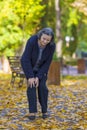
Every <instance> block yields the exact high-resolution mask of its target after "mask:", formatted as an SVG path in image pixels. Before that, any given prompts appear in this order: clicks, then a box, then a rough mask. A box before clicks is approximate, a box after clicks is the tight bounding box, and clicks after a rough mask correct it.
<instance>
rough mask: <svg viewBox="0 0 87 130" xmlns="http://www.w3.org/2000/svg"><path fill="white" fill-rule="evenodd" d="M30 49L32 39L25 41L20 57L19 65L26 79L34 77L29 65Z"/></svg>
mask: <svg viewBox="0 0 87 130" xmlns="http://www.w3.org/2000/svg"><path fill="white" fill-rule="evenodd" d="M32 48H33V42H32V38H30V39H29V40H28V41H27V44H26V47H25V50H24V53H23V55H22V57H21V65H22V68H23V71H24V73H25V76H26V78H27V79H28V78H32V77H34V74H33V69H32V65H31V53H32Z"/></svg>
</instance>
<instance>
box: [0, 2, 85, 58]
mask: <svg viewBox="0 0 87 130" xmlns="http://www.w3.org/2000/svg"><path fill="white" fill-rule="evenodd" d="M86 5H87V1H86V0H82V1H80V0H66V1H63V0H55V1H54V0H37V1H34V0H12V1H11V0H7V1H6V0H0V10H1V11H0V56H8V55H17V54H19V55H21V52H22V50H23V46H24V45H25V43H26V40H27V38H29V36H31V35H32V34H34V33H36V32H37V31H38V30H39V29H41V28H43V27H47V26H50V27H52V28H53V30H54V32H55V37H56V40H55V42H56V44H57V48H56V54H57V57H61V56H62V55H70V56H72V55H73V53H74V52H75V51H76V49H77V50H80V51H87V44H86V43H87V33H86V32H87V27H86V26H87V17H86V16H87V7H86ZM66 36H69V37H73V38H74V40H70V41H69V46H68V47H67V46H66V41H65V37H66Z"/></svg>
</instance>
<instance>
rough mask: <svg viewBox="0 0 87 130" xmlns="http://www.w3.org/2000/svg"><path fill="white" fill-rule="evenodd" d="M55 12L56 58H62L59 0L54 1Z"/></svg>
mask: <svg viewBox="0 0 87 130" xmlns="http://www.w3.org/2000/svg"><path fill="white" fill-rule="evenodd" d="M55 11H56V37H57V39H58V42H57V45H56V52H57V57H62V42H63V41H62V36H61V12H60V0H55Z"/></svg>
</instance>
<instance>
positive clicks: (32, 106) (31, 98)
mask: <svg viewBox="0 0 87 130" xmlns="http://www.w3.org/2000/svg"><path fill="white" fill-rule="evenodd" d="M27 98H28V104H29V112H30V113H35V112H37V96H36V87H32V88H30V87H28V88H27Z"/></svg>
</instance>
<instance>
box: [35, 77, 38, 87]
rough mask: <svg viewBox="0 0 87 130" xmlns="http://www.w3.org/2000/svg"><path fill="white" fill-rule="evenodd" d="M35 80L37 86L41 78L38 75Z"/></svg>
mask: <svg viewBox="0 0 87 130" xmlns="http://www.w3.org/2000/svg"><path fill="white" fill-rule="evenodd" d="M34 82H35V86H36V87H38V86H39V78H38V77H36V78H35V81H34Z"/></svg>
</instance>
